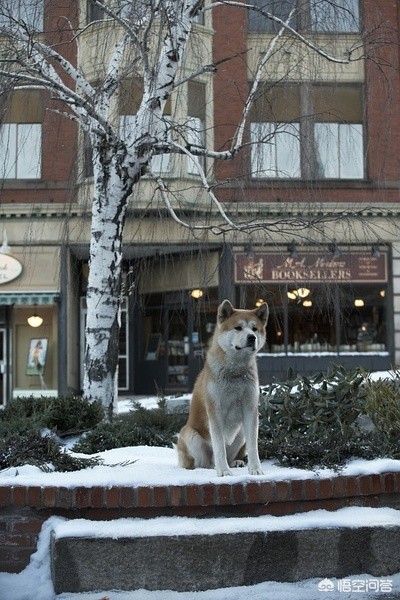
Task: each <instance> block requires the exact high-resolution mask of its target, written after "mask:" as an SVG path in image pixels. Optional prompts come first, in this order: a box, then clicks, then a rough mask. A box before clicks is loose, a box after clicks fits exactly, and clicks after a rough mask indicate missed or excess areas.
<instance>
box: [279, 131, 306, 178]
mask: <svg viewBox="0 0 400 600" xmlns="http://www.w3.org/2000/svg"><path fill="white" fill-rule="evenodd" d="M276 163H277V174H276V176H277V177H300V140H299V126H298V124H297V123H289V124H285V125H279V126H278V130H277V133H276Z"/></svg>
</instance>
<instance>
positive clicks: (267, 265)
mask: <svg viewBox="0 0 400 600" xmlns="http://www.w3.org/2000/svg"><path fill="white" fill-rule="evenodd" d="M235 258H236V260H235V281H236V283H288V284H293V283H294V284H295V283H300V282H307V283H386V282H387V281H388V265H387V253H385V252H382V253H381V254H380V256H371V254H370V253H368V252H352V253H347V254H341V255H340V256H339V257H332V256H331V255H326V256H324V255H323V254H321V253H317V252H307V253H305V254H300V255H299V257H298V258H292V257H290V256H284V255H283V254H267V253H265V254H263V253H260V254H255V255H252V256H251V257H249V256H248V255H247V254H236V257H235Z"/></svg>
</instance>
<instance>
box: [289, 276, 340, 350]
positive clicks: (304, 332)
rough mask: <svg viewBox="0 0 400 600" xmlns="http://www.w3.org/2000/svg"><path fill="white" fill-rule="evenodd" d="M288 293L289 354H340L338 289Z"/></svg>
mask: <svg viewBox="0 0 400 600" xmlns="http://www.w3.org/2000/svg"><path fill="white" fill-rule="evenodd" d="M298 289H299V292H298V291H297V289H294V288H293V289H291V288H289V290H288V303H289V304H288V327H289V331H288V342H289V345H288V351H289V352H296V353H297V352H302V353H315V352H336V333H335V332H336V330H335V310H334V301H335V300H334V299H335V295H334V288H333V287H328V286H323V287H303V288H298Z"/></svg>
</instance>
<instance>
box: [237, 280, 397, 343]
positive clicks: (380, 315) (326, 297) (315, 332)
mask: <svg viewBox="0 0 400 600" xmlns="http://www.w3.org/2000/svg"><path fill="white" fill-rule="evenodd" d="M300 291H301V294H299V292H300ZM386 295H387V289H386V286H385V285H381V286H378V287H377V286H376V285H375V284H374V285H367V284H364V285H358V284H349V285H339V284H330V285H309V286H307V288H306V287H303V288H300V289H296V286H293V285H292V286H290V285H289V286H278V285H268V284H265V285H262V284H258V285H257V284H256V285H241V286H238V294H237V302H238V306H240V307H242V308H251V307H253V306H256V305H257V303H260V302H262V301H266V302H267V303H268V306H269V309H270V317H269V320H268V325H267V343H266V347H265V350H266V351H267V352H270V353H272V354H281V353H295V354H303V355H304V354H320V353H324V354H325V353H329V354H349V353H350V354H356V353H375V354H376V353H380V352H385V353H386V352H387V332H386V318H387V316H386Z"/></svg>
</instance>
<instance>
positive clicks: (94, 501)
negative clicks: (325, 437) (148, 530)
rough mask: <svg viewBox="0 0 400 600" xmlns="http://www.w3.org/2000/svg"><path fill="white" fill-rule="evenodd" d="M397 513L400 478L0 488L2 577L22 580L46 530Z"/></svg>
mask: <svg viewBox="0 0 400 600" xmlns="http://www.w3.org/2000/svg"><path fill="white" fill-rule="evenodd" d="M351 505H357V506H370V507H382V506H390V507H392V508H400V473H382V474H378V475H361V476H357V477H356V476H340V475H339V476H336V477H331V478H326V479H319V478H316V477H313V478H310V479H294V480H284V481H266V480H263V479H260V480H259V481H258V480H257V481H255V480H253V481H249V482H245V483H243V482H240V483H224V481H223V479H221V480H220V481H219V480H218V482H217V483H215V484H214V483H208V484H203V485H197V484H192V485H183V486H176V485H175V486H154V487H110V488H107V487H100V486H93V487H82V486H80V487H75V488H66V487H40V486H27V487H25V486H0V571H8V572H19V571H21V570H22V569H23V568H24V567H25V566H26V565H27V564H28V562H29V558H30V555H31V554H32V553H33V552H34V551H35V550H36V543H37V537H38V534H39V532H40V529H41V527H42V524H43V522H44V521H45V520H46V519H47V518H49V517H50V516H52V515H59V516H64V517H67V518H69V519H74V518H85V519H93V520H109V519H117V518H124V517H141V518H150V517H157V516H163V515H168V516H172V515H178V516H192V517H193V516H196V517H207V516H210V517H212V516H236V517H237V516H243V517H246V516H257V515H264V514H271V515H276V516H280V515H287V514H292V513H296V512H304V511H309V510H316V509H327V510H336V509H338V508H343V507H345V506H351Z"/></svg>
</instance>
